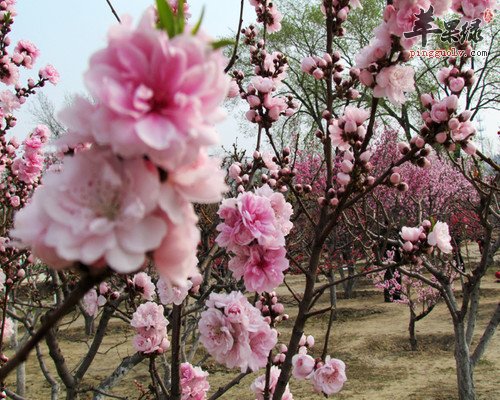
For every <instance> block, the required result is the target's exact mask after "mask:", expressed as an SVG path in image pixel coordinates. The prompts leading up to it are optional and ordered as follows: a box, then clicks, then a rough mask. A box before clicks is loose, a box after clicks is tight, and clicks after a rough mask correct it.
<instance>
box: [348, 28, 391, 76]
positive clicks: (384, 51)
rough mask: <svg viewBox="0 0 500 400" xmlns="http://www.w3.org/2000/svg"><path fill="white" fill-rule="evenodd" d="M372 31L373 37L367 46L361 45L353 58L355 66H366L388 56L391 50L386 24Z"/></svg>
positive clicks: (361, 67) (362, 67)
mask: <svg viewBox="0 0 500 400" xmlns="http://www.w3.org/2000/svg"><path fill="white" fill-rule="evenodd" d="M373 33H374V37H373V38H372V39H371V40H370V43H369V44H368V46H365V47H363V48H362V49H361V50H360V51H359V52H358V54H356V57H355V58H354V60H355V62H356V67H357V68H360V69H364V68H368V67H369V66H370V64H372V63H375V62H377V61H378V60H380V59H382V58H385V57H386V56H388V55H389V53H390V51H391V46H392V40H391V34H390V31H389V27H388V25H387V24H386V23H383V24H382V25H380V26H379V27H377V28H376V29H375V30H374V32H373Z"/></svg>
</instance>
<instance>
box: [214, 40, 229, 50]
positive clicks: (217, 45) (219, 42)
mask: <svg viewBox="0 0 500 400" xmlns="http://www.w3.org/2000/svg"><path fill="white" fill-rule="evenodd" d="M226 46H234V40H230V39H221V40H217V41H216V42H212V48H213V49H214V50H217V49H220V48H222V47H226Z"/></svg>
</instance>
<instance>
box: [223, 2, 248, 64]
mask: <svg viewBox="0 0 500 400" xmlns="http://www.w3.org/2000/svg"><path fill="white" fill-rule="evenodd" d="M244 7H245V0H241V5H240V22H239V23H238V32H237V33H236V40H235V42H234V48H233V55H232V56H231V59H230V60H229V63H228V64H227V66H226V68H224V72H225V73H227V72H228V71H229V70H230V69H231V68H232V67H233V65H234V63H235V62H236V59H237V58H238V44H239V42H240V34H241V26H242V25H243V8H244Z"/></svg>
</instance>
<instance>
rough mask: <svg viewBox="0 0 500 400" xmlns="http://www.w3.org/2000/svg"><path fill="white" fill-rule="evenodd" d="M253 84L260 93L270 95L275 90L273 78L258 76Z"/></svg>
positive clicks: (253, 80)
mask: <svg viewBox="0 0 500 400" xmlns="http://www.w3.org/2000/svg"><path fill="white" fill-rule="evenodd" d="M252 84H253V86H254V87H255V89H257V90H258V91H259V92H260V93H269V92H271V91H272V90H273V88H274V82H273V80H272V79H271V78H263V77H262V76H256V77H254V78H253V79H252Z"/></svg>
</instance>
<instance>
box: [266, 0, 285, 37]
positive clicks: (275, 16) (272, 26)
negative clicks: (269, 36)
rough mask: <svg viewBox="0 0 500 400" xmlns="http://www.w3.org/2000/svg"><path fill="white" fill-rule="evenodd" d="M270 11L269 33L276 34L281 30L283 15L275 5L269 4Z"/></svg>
mask: <svg viewBox="0 0 500 400" xmlns="http://www.w3.org/2000/svg"><path fill="white" fill-rule="evenodd" d="M267 8H268V11H269V16H270V20H271V22H270V23H268V24H267V25H266V30H267V32H268V33H274V32H278V31H280V30H281V20H282V19H283V15H282V14H281V13H280V12H279V11H278V9H277V8H276V5H275V3H268V7H267Z"/></svg>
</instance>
